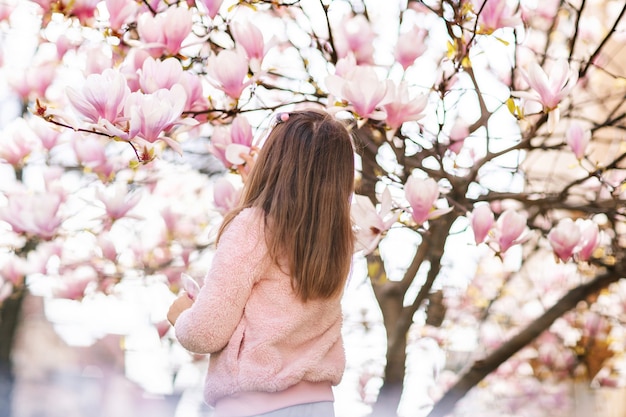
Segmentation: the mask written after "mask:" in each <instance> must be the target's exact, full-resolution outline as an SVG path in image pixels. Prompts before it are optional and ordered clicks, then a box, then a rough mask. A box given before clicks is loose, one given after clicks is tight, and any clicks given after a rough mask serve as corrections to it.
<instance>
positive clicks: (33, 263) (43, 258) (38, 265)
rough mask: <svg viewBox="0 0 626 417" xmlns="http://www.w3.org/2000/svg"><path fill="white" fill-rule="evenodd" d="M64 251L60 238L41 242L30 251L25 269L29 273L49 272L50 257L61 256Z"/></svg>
mask: <svg viewBox="0 0 626 417" xmlns="http://www.w3.org/2000/svg"><path fill="white" fill-rule="evenodd" d="M62 253H63V246H62V243H61V242H60V241H59V240H58V239H57V240H50V241H46V242H41V243H39V244H38V245H37V248H36V249H34V250H32V251H31V252H29V253H28V258H27V260H26V262H27V265H25V268H24V271H25V272H26V273H27V274H47V273H48V272H49V263H50V259H51V258H53V257H55V256H56V257H61V255H62Z"/></svg>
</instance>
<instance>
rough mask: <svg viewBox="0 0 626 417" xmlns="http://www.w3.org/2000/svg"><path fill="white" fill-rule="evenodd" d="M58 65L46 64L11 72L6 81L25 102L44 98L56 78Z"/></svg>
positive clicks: (54, 63)
mask: <svg viewBox="0 0 626 417" xmlns="http://www.w3.org/2000/svg"><path fill="white" fill-rule="evenodd" d="M56 71H57V63H56V62H44V63H40V64H36V65H31V66H29V67H28V68H25V69H22V70H14V71H10V72H9V73H8V74H7V79H6V81H7V82H8V84H9V86H10V87H11V88H12V89H13V90H14V91H15V92H16V93H17V94H18V95H19V96H20V98H21V99H22V100H23V101H28V100H30V99H32V98H43V97H45V95H46V91H47V90H48V87H49V86H50V85H51V84H52V81H53V80H54V79H55V77H56Z"/></svg>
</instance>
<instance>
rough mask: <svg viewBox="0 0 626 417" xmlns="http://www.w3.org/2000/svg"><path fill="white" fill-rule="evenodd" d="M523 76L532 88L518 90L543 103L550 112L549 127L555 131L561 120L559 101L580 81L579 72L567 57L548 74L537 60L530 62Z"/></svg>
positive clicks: (521, 93)
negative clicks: (526, 90) (524, 90)
mask: <svg viewBox="0 0 626 417" xmlns="http://www.w3.org/2000/svg"><path fill="white" fill-rule="evenodd" d="M522 76H523V77H524V78H525V80H526V82H527V83H528V85H529V86H530V88H531V89H532V91H531V92H518V94H519V95H520V97H526V98H528V99H530V100H534V101H537V102H539V103H541V105H542V106H543V109H544V111H545V112H546V113H549V115H548V117H549V120H548V128H549V130H550V131H554V128H555V127H556V124H557V123H558V121H559V103H561V101H562V100H563V98H565V97H566V96H567V95H568V94H569V93H570V92H571V91H572V89H573V88H574V87H575V86H576V83H577V82H578V73H577V72H575V71H573V70H571V69H570V67H569V65H568V63H567V61H566V60H565V59H562V60H559V61H557V62H555V63H554V64H553V66H552V68H551V70H550V73H549V74H547V73H546V72H545V71H544V70H543V68H541V67H540V66H539V64H537V63H536V62H534V61H533V62H531V63H530V64H529V67H528V70H527V71H522Z"/></svg>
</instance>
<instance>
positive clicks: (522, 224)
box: [494, 209, 527, 253]
mask: <svg viewBox="0 0 626 417" xmlns="http://www.w3.org/2000/svg"><path fill="white" fill-rule="evenodd" d="M526 221H527V217H526V215H524V214H522V213H518V212H516V211H515V210H512V209H507V210H505V211H504V212H503V213H502V214H501V215H500V217H498V220H497V222H496V226H497V227H496V229H495V230H494V235H495V238H496V239H495V240H496V242H497V243H498V245H499V248H500V253H505V252H506V251H507V250H509V248H510V247H511V246H513V245H516V244H518V243H520V242H521V241H522V239H523V235H524V232H525V231H526Z"/></svg>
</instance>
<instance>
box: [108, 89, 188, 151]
mask: <svg viewBox="0 0 626 417" xmlns="http://www.w3.org/2000/svg"><path fill="white" fill-rule="evenodd" d="M186 101H187V95H186V94H185V90H184V88H183V87H182V86H181V85H180V84H175V85H174V86H173V87H172V88H171V89H169V90H168V89H164V88H163V89H160V90H157V91H155V92H154V93H152V94H143V93H141V92H134V93H131V94H130V96H129V98H128V100H127V103H126V106H125V107H124V113H125V114H126V115H127V116H128V117H129V119H130V127H129V130H128V134H127V135H126V136H125V137H124V136H121V135H120V137H122V138H124V139H126V140H133V139H135V137H139V138H141V139H143V140H145V141H146V142H149V143H154V142H156V141H157V140H162V141H164V142H165V143H167V144H168V145H169V146H170V147H171V148H172V149H174V150H175V151H177V152H178V153H181V152H182V150H181V148H180V144H179V143H178V142H176V141H175V140H173V139H171V138H169V137H167V136H163V133H164V132H165V131H167V130H169V129H171V128H172V127H173V126H174V125H175V124H177V123H184V121H183V120H181V119H180V118H181V115H182V112H183V109H184V107H185V103H186ZM118 133H120V132H118Z"/></svg>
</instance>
